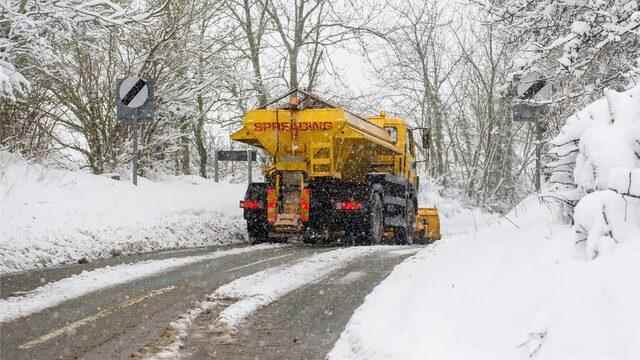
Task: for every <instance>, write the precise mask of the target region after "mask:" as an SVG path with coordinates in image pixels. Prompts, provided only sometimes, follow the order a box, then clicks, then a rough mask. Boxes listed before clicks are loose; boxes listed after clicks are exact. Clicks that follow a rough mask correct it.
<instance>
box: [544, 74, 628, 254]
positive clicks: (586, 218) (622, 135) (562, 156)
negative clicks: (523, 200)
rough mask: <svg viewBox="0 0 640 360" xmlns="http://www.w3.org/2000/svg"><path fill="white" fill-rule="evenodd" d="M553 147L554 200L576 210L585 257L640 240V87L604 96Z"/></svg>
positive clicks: (563, 131) (607, 92)
mask: <svg viewBox="0 0 640 360" xmlns="http://www.w3.org/2000/svg"><path fill="white" fill-rule="evenodd" d="M551 144H552V149H551V156H552V157H554V158H555V159H556V161H554V162H552V163H551V164H549V166H550V168H551V178H550V181H549V193H550V194H549V195H550V197H551V198H554V199H557V200H560V202H561V203H563V205H565V206H566V205H569V207H573V206H575V209H572V210H574V211H575V212H573V213H572V212H569V213H570V215H572V217H573V221H574V224H575V231H576V244H578V245H580V246H584V249H585V253H586V255H587V256H588V257H589V258H594V257H596V256H597V255H598V254H600V253H602V252H603V251H604V250H606V249H607V248H609V247H610V246H611V245H613V244H615V243H619V242H623V241H626V240H631V239H633V238H638V237H640V216H639V215H640V86H638V87H635V88H632V89H630V90H628V91H626V92H622V93H618V92H616V91H613V90H605V97H604V98H602V99H600V100H598V101H596V102H594V103H592V104H591V105H589V106H587V107H586V108H585V109H583V110H581V111H579V112H577V113H575V114H573V115H572V116H570V117H569V118H568V119H567V123H566V125H565V126H564V127H563V128H562V129H561V131H560V133H559V135H558V136H556V138H554V139H553V140H552V141H551ZM565 208H566V207H565Z"/></svg>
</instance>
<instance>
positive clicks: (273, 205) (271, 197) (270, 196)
mask: <svg viewBox="0 0 640 360" xmlns="http://www.w3.org/2000/svg"><path fill="white" fill-rule="evenodd" d="M277 206H278V197H277V195H276V189H274V188H268V189H267V221H269V223H270V224H273V223H275V222H276V219H277V217H278V211H277Z"/></svg>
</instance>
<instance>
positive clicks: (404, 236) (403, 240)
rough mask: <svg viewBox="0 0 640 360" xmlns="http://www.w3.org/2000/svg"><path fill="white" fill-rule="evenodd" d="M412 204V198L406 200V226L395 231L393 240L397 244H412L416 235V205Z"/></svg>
mask: <svg viewBox="0 0 640 360" xmlns="http://www.w3.org/2000/svg"><path fill="white" fill-rule="evenodd" d="M414 204H415V203H414V202H413V199H409V201H407V205H406V206H407V208H406V209H405V210H406V212H407V215H406V216H405V219H406V227H405V228H404V229H402V228H401V229H398V230H397V231H396V236H395V240H396V241H395V242H396V244H398V245H413V243H414V240H415V237H416V228H415V225H416V207H415V205H414Z"/></svg>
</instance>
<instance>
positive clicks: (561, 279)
mask: <svg viewBox="0 0 640 360" xmlns="http://www.w3.org/2000/svg"><path fill="white" fill-rule="evenodd" d="M507 216H508V218H509V219H510V221H508V220H506V219H505V220H503V221H502V222H500V223H498V224H495V225H494V226H490V227H487V228H485V229H482V230H480V231H478V232H477V233H470V234H466V235H460V236H453V237H451V238H448V239H446V240H443V241H441V242H436V243H435V244H434V246H431V247H428V248H427V249H425V250H423V251H421V252H420V253H418V254H417V255H416V256H414V257H412V258H410V259H408V260H407V261H405V262H403V263H402V264H400V265H399V266H397V267H396V268H395V269H394V271H393V272H392V273H391V274H390V275H389V277H388V278H387V279H386V280H385V281H384V282H383V283H381V284H380V285H379V286H378V287H376V288H375V289H374V291H373V292H372V293H371V294H370V295H369V296H368V297H367V298H366V300H365V303H364V304H363V305H362V306H361V307H360V308H359V309H358V310H357V311H356V312H355V314H354V316H353V317H352V318H351V320H350V321H349V323H348V325H347V326H346V329H345V330H344V332H343V333H342V335H341V336H340V339H339V340H338V341H337V343H336V344H335V347H334V348H333V350H332V351H331V353H330V354H329V357H328V358H329V359H330V360H338V359H340V360H349V359H350V360H356V359H357V360H360V359H362V360H364V359H367V360H376V359H407V360H409V359H416V360H417V359H448V360H456V359H461V360H462V359H464V360H467V359H478V360H482V359H487V360H500V359H505V360H507V359H508V360H513V359H523V360H524V359H532V358H533V359H539V360H566V359H581V360H601V359H616V360H625V359H628V360H631V359H638V358H640V324H639V323H638V321H637V319H638V317H639V316H640V311H639V310H638V308H637V304H638V302H639V301H640V291H638V289H637V287H636V286H635V285H633V284H635V282H636V279H635V276H636V274H637V273H638V272H639V271H640V263H638V261H637V259H638V257H640V241H630V242H627V243H623V244H621V245H619V246H618V247H617V248H615V249H612V251H611V252H610V253H608V254H607V256H601V257H599V258H597V259H595V260H593V261H592V260H587V259H585V258H584V257H583V256H581V255H580V254H579V252H576V249H575V247H574V246H573V242H572V241H568V240H569V239H571V238H572V229H571V227H570V226H569V225H564V224H556V223H554V220H553V216H552V211H551V209H550V207H549V206H548V204H546V203H542V202H540V201H539V200H538V199H537V198H536V197H530V198H528V199H526V200H525V201H523V202H522V203H521V204H520V205H519V206H518V207H516V208H515V209H514V210H513V211H512V212H511V213H510V214H508V215H507ZM638 240H640V239H638Z"/></svg>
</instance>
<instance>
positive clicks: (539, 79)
mask: <svg viewBox="0 0 640 360" xmlns="http://www.w3.org/2000/svg"><path fill="white" fill-rule="evenodd" d="M514 81H515V84H514V85H515V93H516V95H517V97H518V98H519V99H520V100H521V101H518V102H513V103H512V105H511V108H512V111H513V121H517V122H535V132H536V184H535V185H536V191H537V192H540V189H541V183H540V178H541V176H542V134H543V133H544V129H543V126H542V121H541V119H542V118H543V117H544V115H545V114H546V113H547V108H548V106H547V105H546V104H535V103H531V102H528V101H527V100H531V99H534V98H537V99H539V100H550V99H551V95H552V87H551V84H548V83H547V81H546V80H545V79H544V77H543V76H542V75H541V74H540V73H538V72H531V73H528V74H526V75H525V76H523V77H522V78H516V79H514Z"/></svg>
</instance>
